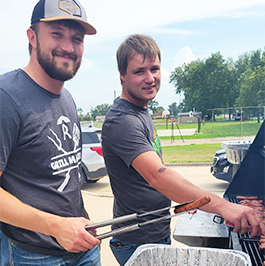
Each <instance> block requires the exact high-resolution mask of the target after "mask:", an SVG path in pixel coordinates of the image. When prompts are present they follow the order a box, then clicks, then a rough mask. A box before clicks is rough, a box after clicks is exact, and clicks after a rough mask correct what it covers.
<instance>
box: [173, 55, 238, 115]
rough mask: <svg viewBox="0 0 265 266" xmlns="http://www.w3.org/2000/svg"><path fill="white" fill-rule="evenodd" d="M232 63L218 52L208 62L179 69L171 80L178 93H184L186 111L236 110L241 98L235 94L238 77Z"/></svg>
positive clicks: (195, 62) (195, 63) (203, 113)
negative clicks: (223, 108)
mask: <svg viewBox="0 0 265 266" xmlns="http://www.w3.org/2000/svg"><path fill="white" fill-rule="evenodd" d="M232 70H234V65H233V63H232V61H231V60H230V61H228V62H226V61H225V60H224V59H223V56H222V55H221V54H220V53H219V52H217V53H215V54H212V55H211V57H209V58H208V59H206V60H205V61H201V60H197V61H193V62H191V63H189V64H184V65H183V66H182V67H178V68H176V69H175V71H174V72H173V73H172V74H171V76H170V82H171V83H173V85H174V86H175V87H176V93H180V92H181V91H184V96H185V99H184V104H185V110H186V111H188V110H193V108H195V109H196V110H197V111H201V112H202V115H203V116H204V115H206V114H208V115H211V114H210V113H209V112H208V111H207V109H213V108H217V107H226V108H227V107H230V106H233V104H234V102H235V100H236V98H237V96H238V95H236V94H235V93H234V86H235V84H236V76H235V71H232Z"/></svg>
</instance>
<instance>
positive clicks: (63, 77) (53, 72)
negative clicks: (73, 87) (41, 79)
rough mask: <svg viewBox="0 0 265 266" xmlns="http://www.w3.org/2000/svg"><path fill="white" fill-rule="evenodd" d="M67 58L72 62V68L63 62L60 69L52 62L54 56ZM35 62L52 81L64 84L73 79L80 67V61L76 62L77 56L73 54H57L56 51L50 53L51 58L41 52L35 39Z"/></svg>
mask: <svg viewBox="0 0 265 266" xmlns="http://www.w3.org/2000/svg"><path fill="white" fill-rule="evenodd" d="M56 55H60V56H68V57H69V58H71V59H72V60H73V66H72V67H71V66H70V63H68V62H64V63H63V65H62V67H58V66H57V63H56V62H55V61H54V56H56ZM37 60H38V62H39V64H40V66H41V67H42V69H43V70H44V72H45V73H46V74H47V75H48V76H50V77H51V78H53V79H56V80H60V81H62V82H65V81H67V80H69V79H71V78H73V77H74V75H75V74H76V72H77V70H78V69H79V67H80V65H81V60H77V55H76V54H75V53H70V54H69V53H66V52H58V51H56V50H53V51H52V57H49V55H48V54H45V53H43V52H42V51H41V48H40V43H39V41H38V39H37Z"/></svg>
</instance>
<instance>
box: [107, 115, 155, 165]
mask: <svg viewBox="0 0 265 266" xmlns="http://www.w3.org/2000/svg"><path fill="white" fill-rule="evenodd" d="M147 134H148V132H147V128H146V127H145V126H144V125H143V124H142V122H141V121H140V119H139V118H138V117H137V116H133V115H123V116H122V117H119V119H115V120H114V121H112V123H110V124H109V126H108V127H107V129H106V132H105V135H106V138H105V140H104V141H105V143H106V145H107V146H108V147H109V148H110V149H111V150H112V151H113V152H114V153H115V154H116V155H117V156H119V157H120V158H121V159H122V160H123V161H124V162H125V163H126V165H127V166H128V167H130V165H131V163H132V161H133V160H134V159H135V158H136V157H137V156H138V155H140V154H142V153H144V152H147V151H152V150H154V149H153V147H152V144H151V143H150V142H149V141H148V138H147Z"/></svg>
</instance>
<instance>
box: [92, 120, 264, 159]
mask: <svg viewBox="0 0 265 266" xmlns="http://www.w3.org/2000/svg"><path fill="white" fill-rule="evenodd" d="M153 122H154V124H155V126H156V128H157V129H169V130H171V126H172V125H171V123H170V121H168V124H167V123H166V121H165V120H161V119H159V120H153ZM262 122H263V121H261V123H259V124H258V123H257V121H256V120H254V121H243V122H242V123H241V122H240V121H222V122H214V123H212V122H206V123H204V125H203V124H201V130H200V132H199V133H198V132H197V130H196V132H195V134H194V135H192V136H183V138H184V140H185V139H207V138H217V137H239V139H240V137H241V136H255V135H256V134H257V132H258V130H259V128H260V126H261V124H262ZM94 126H97V127H101V126H102V124H96V123H94ZM173 128H174V132H178V128H179V129H180V132H181V129H186V128H196V129H198V124H197V123H191V124H178V127H177V125H176V124H173ZM160 139H162V140H163V139H169V140H170V139H171V137H170V136H169V137H160ZM174 139H181V137H180V136H174ZM219 149H221V144H199V145H195V144H192V145H181V146H167V147H162V152H163V160H164V163H176V162H179V163H191V162H212V160H213V156H214V154H215V152H216V151H217V150H219Z"/></svg>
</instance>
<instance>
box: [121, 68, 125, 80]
mask: <svg viewBox="0 0 265 266" xmlns="http://www.w3.org/2000/svg"><path fill="white" fill-rule="evenodd" d="M124 79H125V75H124V74H122V73H121V71H120V80H121V82H123V81H124Z"/></svg>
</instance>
